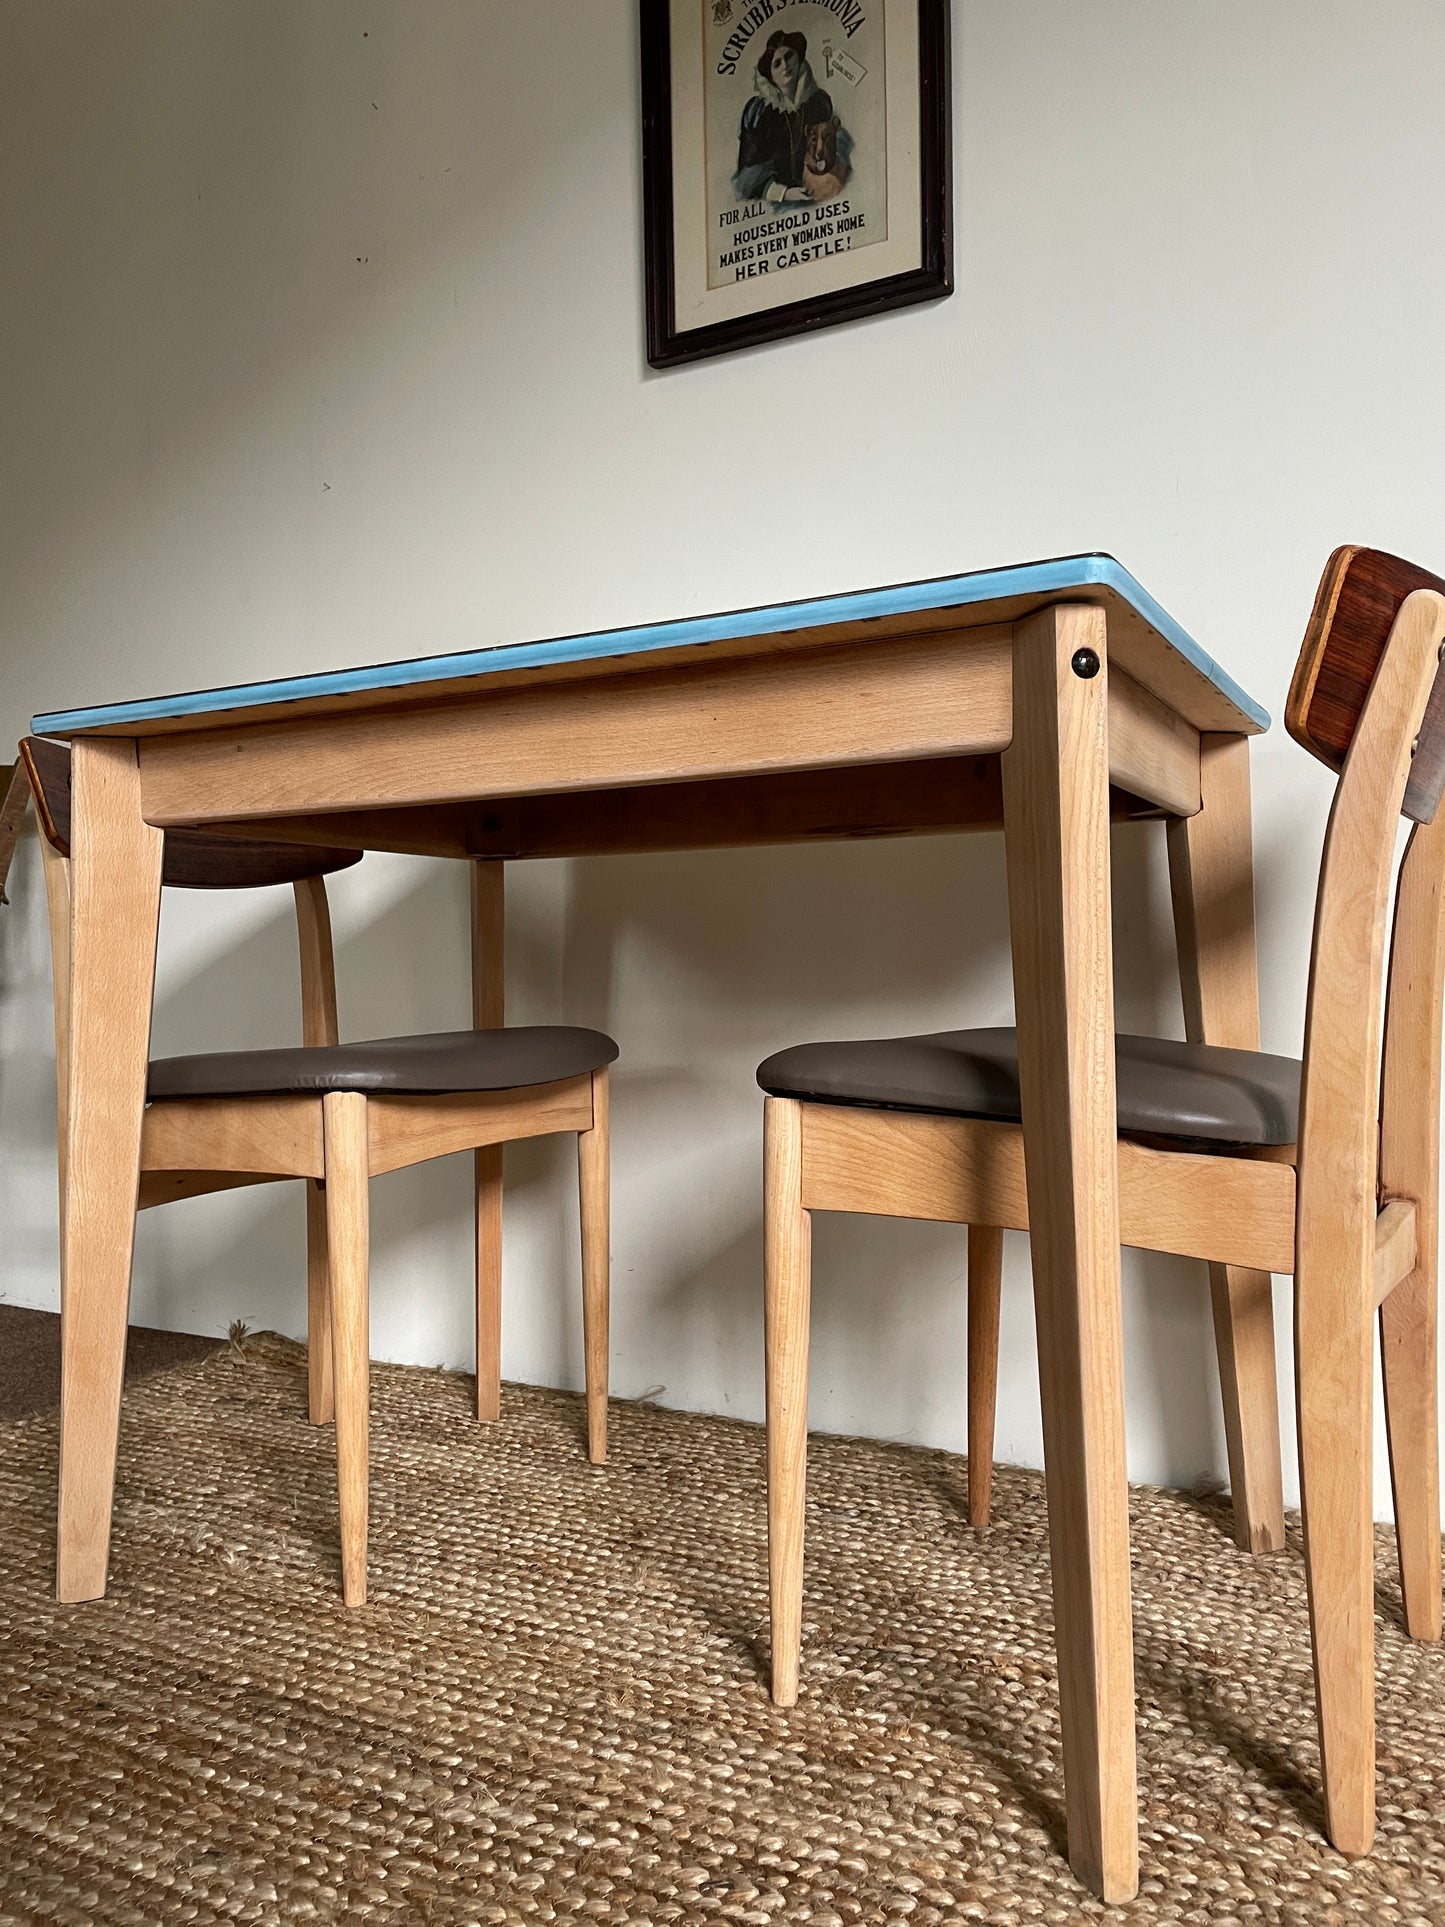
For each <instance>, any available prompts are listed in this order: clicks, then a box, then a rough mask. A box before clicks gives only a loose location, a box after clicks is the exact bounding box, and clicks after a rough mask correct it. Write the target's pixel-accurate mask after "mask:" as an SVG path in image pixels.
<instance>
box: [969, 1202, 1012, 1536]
mask: <svg viewBox="0 0 1445 1927" xmlns="http://www.w3.org/2000/svg"><path fill="white" fill-rule="evenodd" d="M1002 1286H1003V1233H1002V1231H1000V1230H999V1228H998V1226H997V1225H992V1224H971V1225H970V1226H969V1227H968V1523H969V1524H970V1525H971V1526H986V1525H987V1524H988V1518H989V1507H990V1501H991V1498H992V1494H993V1428H994V1414H995V1411H996V1408H997V1405H998V1330H999V1309H1000V1300H1001V1296H1002Z"/></svg>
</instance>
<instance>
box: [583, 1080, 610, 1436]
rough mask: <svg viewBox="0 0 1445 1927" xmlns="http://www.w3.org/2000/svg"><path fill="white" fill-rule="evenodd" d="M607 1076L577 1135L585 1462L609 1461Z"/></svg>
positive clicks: (595, 1084)
mask: <svg viewBox="0 0 1445 1927" xmlns="http://www.w3.org/2000/svg"><path fill="white" fill-rule="evenodd" d="M609 1142H610V1135H609V1124H608V1095H607V1072H606V1070H605V1069H604V1070H600V1071H594V1072H593V1073H592V1124H591V1128H590V1129H589V1130H585V1131H579V1132H578V1133H577V1181H578V1190H579V1196H580V1217H581V1226H582V1352H583V1360H584V1369H585V1371H586V1378H587V1456H588V1458H589V1459H591V1461H592V1463H593V1464H594V1465H603V1464H605V1463H606V1460H607V1380H608V1349H609V1338H608V1332H609V1305H608V1300H609V1278H610V1273H611V1240H612V1215H611V1211H612V1207H611V1177H610V1170H611V1153H610V1150H609Z"/></svg>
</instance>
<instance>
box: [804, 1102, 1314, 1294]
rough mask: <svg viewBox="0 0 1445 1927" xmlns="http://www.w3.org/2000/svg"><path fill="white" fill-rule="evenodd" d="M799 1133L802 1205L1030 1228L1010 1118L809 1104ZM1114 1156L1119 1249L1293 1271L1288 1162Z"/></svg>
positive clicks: (1130, 1147) (1192, 1155)
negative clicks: (1133, 1248)
mask: <svg viewBox="0 0 1445 1927" xmlns="http://www.w3.org/2000/svg"><path fill="white" fill-rule="evenodd" d="M802 1128H803V1146H804V1161H803V1202H804V1204H805V1205H806V1206H807V1208H808V1209H809V1210H810V1211H861V1212H867V1213H870V1214H874V1215H876V1216H879V1217H895V1218H925V1219H934V1220H937V1221H941V1222H944V1223H949V1224H969V1225H971V1224H993V1225H1000V1226H1002V1227H1003V1228H1004V1229H1006V1230H1009V1231H1027V1230H1028V1229H1029V1197H1028V1187H1027V1183H1026V1180H1025V1174H1024V1135H1023V1132H1022V1131H1021V1130H1020V1128H1019V1126H1018V1125H1016V1124H1002V1123H994V1122H992V1121H991V1120H988V1119H984V1118H973V1117H929V1116H924V1115H922V1114H914V1113H909V1112H904V1111H875V1110H868V1109H864V1108H862V1107H854V1106H848V1105H841V1104H835V1105H829V1104H809V1105H807V1106H806V1107H805V1109H804V1113H803V1127H802ZM1116 1157H1117V1163H1118V1185H1119V1237H1120V1242H1121V1243H1122V1244H1126V1245H1136V1246H1138V1247H1139V1248H1140V1249H1141V1250H1144V1251H1169V1252H1174V1253H1176V1254H1177V1255H1178V1256H1180V1257H1184V1258H1204V1259H1209V1258H1216V1259H1217V1258H1222V1257H1225V1256H1227V1257H1229V1258H1230V1259H1237V1260H1239V1261H1241V1262H1243V1263H1245V1264H1253V1265H1259V1266H1267V1267H1268V1268H1270V1269H1273V1270H1277V1271H1282V1272H1283V1271H1290V1270H1292V1269H1293V1266H1294V1198H1295V1175H1294V1171H1293V1168H1292V1167H1291V1166H1289V1165H1287V1164H1284V1163H1282V1162H1280V1161H1279V1160H1276V1159H1273V1158H1251V1157H1239V1158H1235V1157H1229V1156H1225V1155H1219V1156H1210V1155H1209V1154H1207V1153H1203V1152H1196V1151H1162V1150H1158V1149H1156V1148H1155V1147H1153V1146H1152V1145H1144V1144H1135V1143H1132V1142H1131V1141H1130V1140H1129V1139H1127V1138H1124V1139H1120V1140H1119V1141H1118V1145H1117V1150H1116Z"/></svg>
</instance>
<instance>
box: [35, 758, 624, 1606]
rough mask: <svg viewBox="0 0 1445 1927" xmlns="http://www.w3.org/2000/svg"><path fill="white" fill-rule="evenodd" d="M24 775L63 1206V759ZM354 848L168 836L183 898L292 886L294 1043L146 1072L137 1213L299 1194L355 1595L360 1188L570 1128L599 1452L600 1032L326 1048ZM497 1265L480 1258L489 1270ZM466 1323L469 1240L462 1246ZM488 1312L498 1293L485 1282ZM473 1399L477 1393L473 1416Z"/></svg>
mask: <svg viewBox="0 0 1445 1927" xmlns="http://www.w3.org/2000/svg"><path fill="white" fill-rule="evenodd" d="M21 761H22V765H23V767H24V769H25V770H26V772H27V775H28V778H29V783H30V788H31V791H32V793H33V795H34V799H35V805H36V813H37V816H38V818H39V821H40V827H41V831H42V841H41V848H42V851H43V853H44V859H45V876H46V884H47V890H48V894H49V901H50V924H51V941H52V948H53V952H54V957H55V984H56V993H55V1013H56V1066H57V1081H58V1099H59V1114H60V1151H61V1155H60V1165H61V1208H62V1210H64V1208H65V1164H66V1157H65V1146H66V1137H67V1117H66V1109H67V1025H68V991H67V986H68V971H69V964H68V954H69V952H68V946H69V900H70V885H69V851H70V753H69V750H68V748H67V747H66V745H64V744H63V743H55V742H47V741H45V740H44V739H41V738H35V737H30V738H27V739H26V740H25V741H24V742H23V743H22V744H21ZM359 860H360V854H359V852H357V851H353V850H338V849H329V848H321V847H319V846H318V847H313V846H309V845H299V844H278V843H267V842H264V841H262V840H261V839H259V838H250V837H248V838H246V839H245V840H244V841H236V842H233V841H229V840H227V839H226V838H225V837H223V836H218V835H215V834H211V833H203V832H197V831H190V830H170V831H167V833H166V838H165V848H164V853H163V859H162V882H163V883H165V884H168V885H176V886H180V887H184V888H193V889H225V888H253V887H257V886H260V885H265V884H276V883H290V884H292V885H293V887H294V891H295V899H296V912H297V921H298V927H299V934H300V944H301V987H302V1013H303V1026H302V1028H303V1037H304V1042H303V1044H302V1045H301V1046H300V1047H298V1048H283V1049H275V1050H249V1051H217V1052H208V1053H203V1054H201V1055H195V1056H184V1057H171V1058H159V1059H156V1060H154V1061H153V1062H152V1063H151V1065H150V1068H149V1073H148V1077H147V1089H146V1100H147V1102H146V1115H145V1121H144V1125H143V1131H142V1147H141V1172H142V1175H141V1188H140V1196H139V1199H138V1208H140V1209H142V1210H143V1209H145V1208H146V1207H147V1206H150V1205H156V1204H161V1203H164V1202H166V1201H167V1200H169V1199H173V1198H179V1197H189V1196H195V1195H197V1194H199V1193H202V1192H206V1191H214V1190H220V1189H225V1188H229V1187H232V1186H236V1185H246V1184H259V1183H266V1182H269V1181H271V1180H273V1179H279V1178H287V1177H289V1178H300V1179H303V1180H305V1181H306V1183H307V1246H308V1326H309V1338H310V1343H309V1348H308V1351H309V1358H308V1375H309V1396H310V1410H311V1417H312V1419H313V1420H314V1421H316V1422H318V1423H320V1422H324V1421H325V1420H327V1419H329V1418H331V1417H333V1416H334V1417H335V1420H336V1445H337V1469H338V1482H339V1488H340V1510H341V1547H342V1575H343V1586H344V1591H345V1596H346V1600H347V1603H348V1604H359V1603H360V1602H361V1601H362V1600H364V1598H365V1595H366V1528H367V1431H368V1370H367V1355H368V1345H367V1327H368V1312H367V1298H368V1290H367V1274H368V1262H367V1188H368V1181H369V1179H370V1178H371V1177H372V1176H374V1175H376V1174H378V1173H380V1172H383V1171H390V1170H396V1169H399V1168H400V1167H402V1166H404V1165H408V1164H415V1163H419V1162H422V1161H423V1160H425V1159H428V1158H433V1157H441V1156H444V1155H446V1154H448V1153H450V1152H454V1151H467V1150H471V1151H481V1150H482V1149H483V1148H484V1147H498V1155H499V1153H500V1146H501V1145H502V1144H504V1143H509V1142H511V1141H513V1140H514V1139H519V1138H525V1137H536V1136H541V1135H546V1134H550V1133H554V1132H575V1133H576V1134H577V1141H578V1172H579V1182H580V1186H581V1194H582V1211H581V1219H582V1270H583V1315H584V1325H585V1355H586V1374H587V1420H588V1426H587V1429H588V1451H589V1456H590V1457H591V1459H592V1460H593V1462H594V1463H600V1462H601V1461H602V1460H603V1459H605V1457H606V1450H607V1443H606V1441H607V1324H608V1250H607V1245H608V1131H607V1066H608V1065H609V1064H610V1063H611V1062H612V1061H613V1059H614V1058H615V1057H616V1055H617V1047H616V1045H615V1044H614V1043H613V1042H612V1040H611V1038H609V1037H605V1036H604V1035H603V1034H602V1033H601V1032H599V1031H592V1030H584V1029H579V1028H575V1027H571V1026H560V1025H543V1026H530V1027H521V1026H517V1027H513V1028H502V1027H498V1028H496V1029H481V1028H478V1029H471V1030H464V1031H453V1032H443V1033H438V1034H430V1035H425V1036H415V1037H388V1038H378V1039H372V1040H370V1041H368V1042H364V1043H354V1044H341V1043H339V1042H338V1039H337V1021H336V985H335V973H334V969H333V963H332V947H331V925H330V916H329V911H328V907H327V900H326V887H325V882H324V878H325V876H326V875H327V874H329V873H331V872H333V871H336V870H340V869H343V868H346V867H348V866H349V865H351V864H354V863H356V862H358V861H359ZM494 1255H495V1254H489V1256H494ZM477 1259H478V1275H477V1289H478V1301H479V1327H480V1322H481V1318H482V1303H481V1301H482V1297H483V1284H484V1281H483V1276H482V1269H483V1264H484V1240H483V1238H482V1237H481V1236H480V1235H479V1238H478V1244H477ZM485 1283H486V1295H487V1296H488V1297H489V1298H490V1296H491V1294H492V1292H493V1290H494V1287H495V1283H496V1280H495V1279H494V1278H488V1279H487V1280H486V1281H485ZM486 1391H487V1388H485V1387H483V1386H481V1385H480V1383H479V1406H480V1405H482V1404H483V1403H484V1402H485V1397H486Z"/></svg>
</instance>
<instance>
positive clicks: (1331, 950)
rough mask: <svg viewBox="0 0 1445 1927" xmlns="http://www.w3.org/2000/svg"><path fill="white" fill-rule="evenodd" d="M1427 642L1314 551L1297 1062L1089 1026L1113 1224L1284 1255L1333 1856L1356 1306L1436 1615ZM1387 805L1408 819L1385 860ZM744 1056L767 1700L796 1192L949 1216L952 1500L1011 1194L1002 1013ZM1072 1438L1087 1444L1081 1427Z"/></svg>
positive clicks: (1361, 1621)
mask: <svg viewBox="0 0 1445 1927" xmlns="http://www.w3.org/2000/svg"><path fill="white" fill-rule="evenodd" d="M1442 657H1445V579H1442V578H1441V577H1439V576H1435V575H1432V574H1430V573H1429V572H1427V571H1426V570H1423V569H1420V568H1418V567H1416V566H1415V565H1414V564H1412V563H1408V562H1404V561H1401V560H1400V559H1399V558H1398V557H1395V556H1389V555H1385V554H1383V553H1381V552H1380V551H1378V550H1372V549H1363V548H1343V549H1339V550H1336V552H1335V554H1334V555H1333V556H1331V558H1330V561H1329V563H1328V565H1327V567H1326V569H1325V573H1324V576H1323V578H1322V579H1321V582H1320V586H1319V590H1318V592H1317V595H1316V599H1315V606H1314V610H1313V612H1312V615H1311V618H1310V622H1309V626H1308V628H1307V630H1306V634H1305V640H1304V644H1303V646H1302V648H1301V650H1300V654H1299V659H1298V662H1297V664H1296V668H1295V673H1294V679H1293V682H1292V684H1291V688H1290V695H1289V701H1288V704H1287V708H1286V718H1285V720H1286V724H1287V726H1288V728H1289V732H1290V734H1291V735H1292V736H1293V737H1294V738H1295V740H1296V741H1297V742H1298V743H1299V744H1301V746H1302V747H1304V748H1305V749H1307V750H1308V751H1309V752H1310V754H1311V755H1313V756H1315V757H1316V758H1317V759H1318V760H1319V761H1321V762H1323V763H1324V764H1326V765H1327V767H1329V768H1330V769H1332V770H1334V771H1336V772H1338V776H1339V781H1338V784H1337V787H1336V791H1335V799H1334V804H1333V807H1332V809H1331V812H1330V820H1329V827H1328V829H1327V831H1326V835H1325V844H1324V854H1323V858H1322V861H1321V865H1320V873H1319V887H1318V893H1317V896H1316V909H1315V924H1314V937H1313V943H1312V948H1311V957H1310V988H1309V999H1308V1005H1307V1010H1306V1018H1305V1047H1304V1056H1303V1059H1302V1061H1300V1062H1298V1063H1297V1062H1295V1061H1294V1060H1293V1059H1289V1058H1281V1057H1270V1056H1267V1055H1265V1054H1263V1053H1260V1052H1256V1051H1242V1050H1225V1049H1220V1048H1214V1047H1209V1046H1205V1045H1201V1044H1187V1043H1176V1042H1171V1041H1168V1040H1162V1039H1157V1038H1139V1037H1127V1036H1126V1037H1120V1038H1118V1039H1117V1045H1116V1084H1117V1090H1116V1103H1117V1119H1118V1129H1119V1141H1118V1164H1117V1171H1118V1205H1119V1212H1118V1223H1119V1232H1120V1236H1121V1241H1122V1242H1123V1243H1125V1244H1129V1245H1137V1246H1140V1247H1143V1248H1145V1249H1148V1250H1157V1251H1170V1252H1177V1253H1180V1254H1182V1255H1185V1256H1193V1257H1200V1258H1204V1259H1207V1260H1209V1261H1211V1263H1214V1264H1218V1265H1224V1266H1232V1267H1240V1268H1242V1269H1245V1270H1247V1271H1250V1272H1252V1273H1254V1274H1256V1275H1259V1276H1266V1275H1268V1274H1283V1275H1291V1274H1292V1275H1293V1280H1294V1294H1293V1295H1294V1323H1295V1398H1296V1416H1297V1425H1298V1438H1299V1461H1300V1483H1301V1490H1302V1499H1303V1513H1304V1542H1305V1565H1306V1572H1307V1575H1308V1580H1309V1603H1310V1630H1311V1636H1312V1645H1313V1657H1314V1676H1315V1698H1316V1710H1317V1715H1318V1721H1319V1732H1320V1753H1321V1764H1322V1776H1323V1782H1324V1795H1325V1814H1326V1827H1327V1831H1328V1834H1329V1837H1330V1839H1331V1840H1332V1841H1333V1842H1334V1844H1335V1845H1336V1846H1337V1847H1338V1848H1339V1849H1340V1850H1341V1851H1342V1852H1343V1853H1346V1854H1352V1855H1358V1854H1363V1853H1365V1852H1367V1851H1368V1849H1369V1847H1370V1844H1371V1841H1372V1838H1373V1832H1374V1799H1375V1796H1374V1772H1375V1731H1374V1672H1373V1638H1374V1590H1373V1588H1374V1558H1373V1553H1374V1542H1373V1505H1372V1470H1373V1449H1372V1446H1373V1441H1372V1425H1373V1411H1374V1402H1373V1401H1374V1380H1373V1358H1374V1346H1373V1331H1372V1325H1373V1322H1374V1315H1375V1313H1376V1311H1378V1313H1379V1318H1380V1336H1381V1343H1380V1353H1381V1359H1382V1365H1383V1376H1384V1389H1385V1413H1386V1424H1387V1431H1388V1436H1389V1447H1390V1464H1391V1472H1392V1482H1393V1488H1394V1499H1395V1522H1396V1534H1397V1546H1398V1556H1399V1567H1400V1582H1401V1596H1402V1600H1403V1605H1404V1619H1405V1629H1406V1631H1407V1632H1408V1633H1409V1634H1410V1636H1411V1637H1412V1638H1415V1639H1419V1640H1431V1641H1437V1640H1439V1638H1440V1636H1441V1619H1442V1614H1441V1562H1440V1543H1441V1521H1440V1485H1439V1437H1438V1412H1437V1402H1438V1360H1437V1345H1436V1319H1437V1306H1436V1300H1437V1262H1438V1252H1437V1245H1438V1213H1439V1193H1440V1156H1439V1150H1440V1144H1439V1132H1440V1105H1441V1058H1442V1029H1445V1017H1442V1006H1445V995H1442V993H1445V811H1441V810H1440V807H1439V806H1440V802H1441V798H1442V795H1445V668H1442V667H1441V659H1442ZM1206 807H1207V805H1206ZM1402 815H1403V816H1404V817H1406V818H1408V819H1410V820H1411V821H1412V823H1413V825H1414V827H1413V829H1412V831H1411V834H1410V838H1409V841H1408V843H1407V845H1406V848H1405V853H1404V855H1403V857H1402V858H1401V859H1400V860H1399V862H1398V865H1397V863H1396V845H1397V839H1398V830H1399V823H1400V818H1401V816H1402ZM1392 886H1393V890H1392ZM1392 894H1393V903H1392ZM1387 928H1388V930H1389V936H1390V940H1389V957H1388V964H1387V963H1386V954H1385V952H1386V944H1385V937H1386V931H1387ZM758 1081H759V1083H760V1084H761V1085H762V1087H763V1089H764V1091H765V1092H767V1093H768V1096H767V1101H766V1106H765V1122H764V1185H765V1240H766V1326H767V1330H766V1352H767V1379H768V1401H767V1410H768V1510H769V1520H768V1538H769V1564H770V1592H771V1608H772V1668H773V1697H774V1699H775V1700H777V1701H778V1702H779V1703H780V1704H784V1705H788V1704H791V1703H792V1701H793V1700H794V1699H795V1698H796V1695H797V1690H798V1658H799V1640H800V1629H801V1607H802V1571H803V1565H802V1536H803V1489H804V1468H805V1461H806V1436H807V1349H808V1307H809V1290H810V1269H811V1255H810V1214H811V1212H813V1211H815V1210H824V1211H856V1212H868V1213H878V1214H883V1215H892V1216H902V1217H917V1218H932V1219H937V1220H940V1221H945V1222H954V1223H960V1224H966V1225H968V1227H969V1298H970V1305H969V1377H970V1403H971V1406H973V1408H974V1409H972V1410H971V1413H970V1436H969V1455H970V1463H969V1479H970V1496H971V1511H972V1512H973V1515H974V1517H975V1519H979V1518H981V1517H986V1514H987V1469H988V1465H989V1462H990V1459H991V1452H992V1423H993V1380H994V1374H995V1371H996V1355H997V1342H998V1324H997V1317H998V1284H999V1260H1000V1227H1003V1228H1008V1227H1013V1228H1017V1229H1027V1228H1028V1223H1029V1209H1028V1196H1027V1190H1026V1186H1025V1181H1024V1157H1023V1148H1024V1147H1023V1131H1022V1128H1021V1125H1020V1122H1019V1119H1020V1111H1021V1107H1020V1092H1019V1067H1018V1053H1017V1045H1016V1039H1015V1035H1014V1033H1013V1032H1012V1031H1007V1030H976V1031H952V1032H942V1033H938V1034H935V1035H932V1036H925V1037H908V1038H892V1039H883V1040H872V1041H864V1042H857V1043H835V1044H808V1045H802V1046H799V1047H796V1048H793V1049H789V1050H783V1051H779V1052H778V1053H776V1054H775V1055H774V1056H772V1057H770V1058H768V1059H767V1061H766V1062H765V1063H764V1064H763V1065H762V1066H761V1068H760V1070H759V1072H758ZM1036 1175H1037V1174H1036ZM976 1372H977V1374H978V1377H979V1384H978V1386H977V1387H976V1386H975V1373H976ZM976 1389H977V1390H978V1392H979V1394H980V1396H979V1399H978V1401H977V1402H976V1403H975V1400H974V1393H975V1390H976ZM1043 1391H1044V1397H1045V1400H1046V1401H1047V1399H1048V1397H1049V1387H1048V1386H1047V1385H1045V1386H1044V1388H1043ZM1048 1423H1049V1415H1048V1413H1047V1411H1046V1415H1045V1426H1046V1428H1047V1425H1048ZM1073 1443H1074V1445H1075V1446H1076V1447H1077V1449H1078V1450H1080V1451H1084V1452H1086V1451H1087V1449H1088V1445H1089V1440H1088V1438H1087V1436H1084V1437H1082V1438H1080V1439H1077V1440H1075V1441H1073ZM975 1455H977V1456H975ZM975 1488H977V1490H975Z"/></svg>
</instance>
